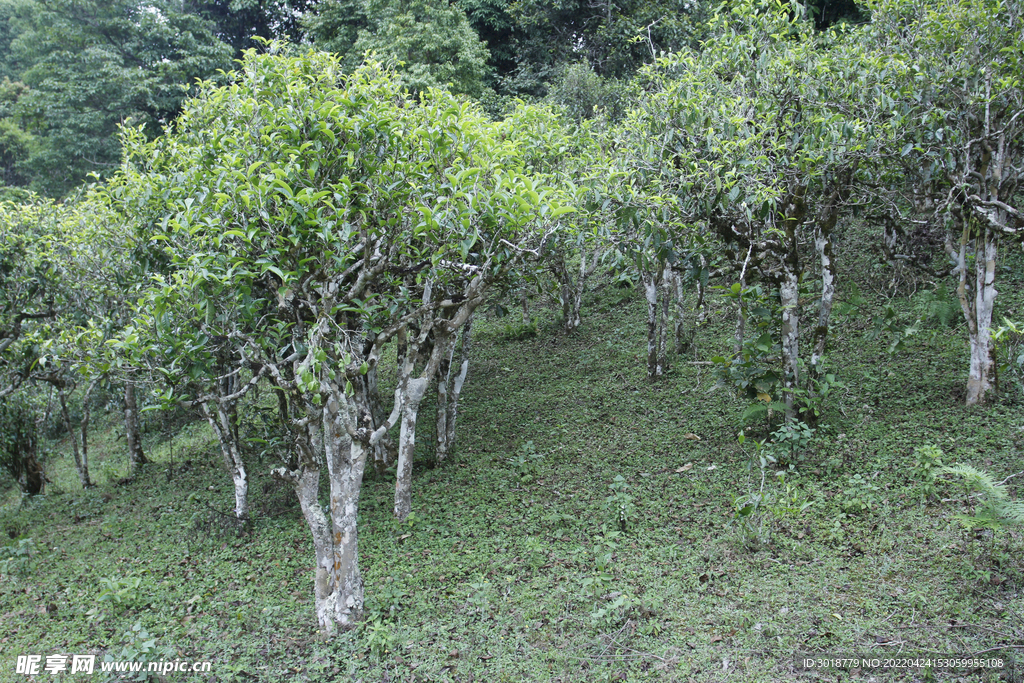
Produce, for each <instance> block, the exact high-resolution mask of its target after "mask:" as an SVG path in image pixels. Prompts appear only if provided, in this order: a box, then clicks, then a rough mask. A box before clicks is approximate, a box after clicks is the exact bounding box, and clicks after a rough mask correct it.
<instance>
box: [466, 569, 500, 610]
mask: <svg viewBox="0 0 1024 683" xmlns="http://www.w3.org/2000/svg"><path fill="white" fill-rule="evenodd" d="M469 587H470V588H471V589H472V591H473V592H472V593H470V595H469V598H468V601H469V604H471V605H473V606H475V607H477V608H479V609H481V610H484V609H487V608H488V607H490V604H491V595H492V594H493V593H494V586H493V585H492V584H491V582H490V581H488V580H487V579H486V578H485V577H484V575H483V574H481V575H480V576H479V577H478V578H477V580H476V581H475V582H474V583H471V584H469Z"/></svg>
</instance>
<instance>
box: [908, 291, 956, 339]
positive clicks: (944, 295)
mask: <svg viewBox="0 0 1024 683" xmlns="http://www.w3.org/2000/svg"><path fill="white" fill-rule="evenodd" d="M915 309H916V310H917V314H918V318H919V319H920V320H922V321H924V322H927V323H933V322H937V323H938V326H939V327H940V328H944V327H951V326H952V325H953V323H954V322H956V321H957V319H958V316H959V315H960V303H959V302H958V301H956V299H954V298H953V295H952V294H951V293H950V292H949V290H948V288H947V287H946V284H945V283H942V284H940V285H939V286H938V287H936V288H935V289H933V290H931V291H925V292H922V293H921V294H919V295H918V296H917V302H916V306H915Z"/></svg>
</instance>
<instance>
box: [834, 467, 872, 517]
mask: <svg viewBox="0 0 1024 683" xmlns="http://www.w3.org/2000/svg"><path fill="white" fill-rule="evenodd" d="M881 490H882V488H881V487H880V486H878V485H877V484H874V483H872V482H871V481H870V480H869V479H865V478H864V477H863V476H862V475H860V474H855V475H853V476H852V477H850V478H849V479H848V480H847V481H846V488H845V489H843V495H842V498H841V500H840V503H839V505H840V507H842V508H843V512H845V513H846V514H849V515H859V514H863V513H866V512H870V511H871V510H873V509H875V508H876V507H878V506H879V505H880V504H881V502H882V496H881Z"/></svg>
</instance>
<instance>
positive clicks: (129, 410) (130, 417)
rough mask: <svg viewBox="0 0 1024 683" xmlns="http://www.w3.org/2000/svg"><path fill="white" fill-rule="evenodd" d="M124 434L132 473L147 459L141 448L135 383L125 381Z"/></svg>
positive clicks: (140, 430) (140, 429)
mask: <svg viewBox="0 0 1024 683" xmlns="http://www.w3.org/2000/svg"><path fill="white" fill-rule="evenodd" d="M124 435H125V440H126V441H127V442H128V463H129V467H130V469H131V472H132V473H133V474H134V473H135V471H136V470H137V469H138V467H139V466H140V465H145V464H146V463H147V462H149V460H148V459H147V458H146V454H145V453H144V452H143V450H142V428H141V425H140V423H139V405H138V401H137V400H136V398H135V385H134V384H132V383H131V382H126V383H125V385H124Z"/></svg>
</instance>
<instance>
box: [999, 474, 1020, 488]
mask: <svg viewBox="0 0 1024 683" xmlns="http://www.w3.org/2000/svg"><path fill="white" fill-rule="evenodd" d="M1022 474H1024V472H1018V473H1017V474H1011V475H1010V476H1008V477H1007V478H1006V479H1003V480H1002V481H1001V482H999V484H998V486H1002V485H1003V484H1005V483H1006V482H1008V481H1010V480H1011V479H1013V478H1014V477H1019V476H1020V475H1022Z"/></svg>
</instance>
